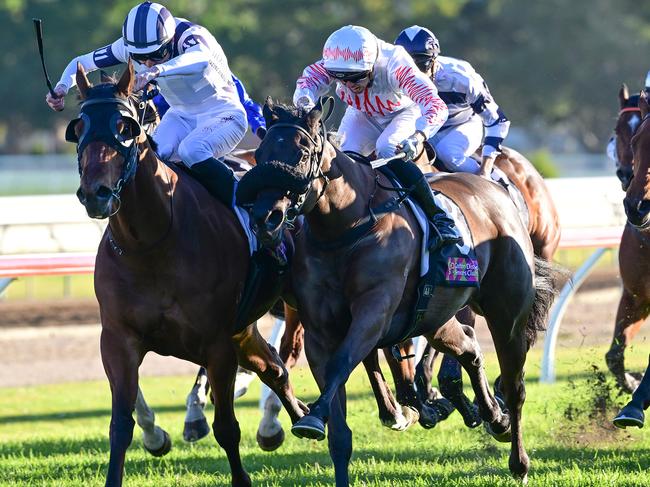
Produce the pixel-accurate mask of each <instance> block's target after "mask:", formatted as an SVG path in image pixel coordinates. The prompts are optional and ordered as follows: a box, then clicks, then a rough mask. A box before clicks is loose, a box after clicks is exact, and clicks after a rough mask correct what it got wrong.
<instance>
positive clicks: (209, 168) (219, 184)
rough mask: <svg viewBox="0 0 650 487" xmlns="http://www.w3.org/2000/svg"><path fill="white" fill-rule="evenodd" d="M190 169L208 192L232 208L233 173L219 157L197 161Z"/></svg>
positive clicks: (233, 198)
mask: <svg viewBox="0 0 650 487" xmlns="http://www.w3.org/2000/svg"><path fill="white" fill-rule="evenodd" d="M190 170H191V171H192V174H194V176H196V179H198V180H199V182H200V183H201V184H202V185H203V186H205V189H207V190H208V192H209V193H210V194H211V195H212V196H214V197H215V198H217V199H218V200H219V201H221V202H222V203H223V204H224V205H226V206H227V207H228V208H234V201H235V183H236V182H237V179H236V178H235V174H234V173H233V172H232V169H230V168H229V167H228V166H226V165H225V164H224V163H223V162H221V161H220V160H219V159H215V158H214V157H210V158H209V159H206V160H205V161H201V162H197V163H196V164H194V165H193V166H192V167H191V168H190Z"/></svg>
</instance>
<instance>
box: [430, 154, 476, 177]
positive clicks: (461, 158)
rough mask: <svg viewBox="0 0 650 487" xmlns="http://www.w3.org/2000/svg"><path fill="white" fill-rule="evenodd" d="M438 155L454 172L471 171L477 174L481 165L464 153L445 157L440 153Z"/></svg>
mask: <svg viewBox="0 0 650 487" xmlns="http://www.w3.org/2000/svg"><path fill="white" fill-rule="evenodd" d="M438 157H439V158H440V160H441V161H442V162H443V164H444V165H445V167H446V168H447V169H449V170H450V171H452V172H469V173H472V174H477V173H478V171H479V169H480V167H481V166H480V165H479V164H478V162H476V161H475V160H474V159H472V158H471V157H467V156H465V155H463V154H458V155H452V156H449V157H444V156H442V155H441V154H440V153H438Z"/></svg>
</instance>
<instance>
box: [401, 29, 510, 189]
mask: <svg viewBox="0 0 650 487" xmlns="http://www.w3.org/2000/svg"><path fill="white" fill-rule="evenodd" d="M395 44H397V45H399V46H402V47H404V49H406V51H407V52H408V53H409V54H410V55H411V56H412V57H413V60H414V61H415V64H416V65H417V66H418V68H420V71H422V72H423V73H425V74H426V75H427V76H429V77H430V78H431V79H432V80H433V83H434V84H435V85H436V88H437V89H438V92H439V93H440V97H441V98H442V99H443V100H444V101H445V103H446V104H447V106H448V108H449V117H448V118H447V121H446V122H445V124H444V125H443V126H442V128H441V129H440V130H439V131H438V132H437V133H436V134H435V135H434V136H433V137H432V138H430V139H429V143H430V144H431V145H432V146H433V148H434V149H435V150H436V154H437V156H438V159H439V160H440V161H441V162H442V164H443V165H444V166H445V168H446V169H447V170H449V171H451V172H456V171H463V172H470V173H473V174H478V173H482V174H490V173H491V170H492V165H493V163H494V158H496V156H497V155H498V154H499V153H500V151H501V143H502V142H503V139H504V138H505V137H506V135H508V129H509V127H510V121H509V120H508V118H507V117H506V116H505V114H504V113H503V111H501V109H500V108H499V106H498V105H497V104H496V103H495V102H494V100H493V99H492V95H491V94H490V91H489V90H488V87H487V85H486V84H485V81H483V78H482V77H481V76H480V75H479V74H478V73H477V72H476V71H474V68H473V67H472V66H471V65H470V64H469V63H468V62H467V61H462V60H460V59H455V58H452V57H447V56H439V54H440V44H439V43H438V39H437V38H436V36H435V35H433V33H432V32H431V31H430V30H429V29H426V28H424V27H420V26H418V25H413V26H411V27H409V28H407V29H404V30H403V31H402V32H400V34H399V35H398V36H397V39H395ZM483 127H485V137H484V136H483V132H484V130H483ZM481 142H482V143H483V150H482V159H483V161H482V163H481V164H480V165H479V163H478V162H477V161H476V160H474V159H473V158H472V157H471V156H472V154H474V152H475V151H476V150H477V149H478V148H479V146H480V145H481ZM495 173H497V174H495ZM492 178H493V179H494V180H496V181H499V180H502V181H503V183H504V184H507V178H505V175H503V173H502V172H501V171H500V170H498V169H497V168H494V169H493V172H492ZM504 178H505V179H504Z"/></svg>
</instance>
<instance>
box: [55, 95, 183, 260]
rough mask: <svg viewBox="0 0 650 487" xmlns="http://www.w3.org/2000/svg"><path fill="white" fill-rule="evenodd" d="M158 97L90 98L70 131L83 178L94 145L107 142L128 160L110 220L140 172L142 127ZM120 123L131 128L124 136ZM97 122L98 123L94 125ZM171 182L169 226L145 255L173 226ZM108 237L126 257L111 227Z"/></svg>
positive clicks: (67, 136) (115, 191)
mask: <svg viewBox="0 0 650 487" xmlns="http://www.w3.org/2000/svg"><path fill="white" fill-rule="evenodd" d="M156 94H157V91H153V90H151V91H150V92H149V93H144V94H143V96H142V98H141V99H140V101H135V100H132V99H131V98H120V97H116V96H111V97H105V98H104V97H102V98H88V99H86V100H84V101H83V102H82V103H81V108H80V114H79V117H77V118H75V119H73V120H72V121H71V122H70V123H69V124H68V126H67V128H66V132H65V139H66V140H67V141H68V142H73V143H76V144H77V167H78V170H79V176H82V173H83V169H82V167H81V156H82V154H83V151H84V150H85V148H86V147H87V146H88V144H90V143H91V142H103V143H105V144H106V145H108V146H110V147H112V148H113V149H115V150H116V151H117V153H118V154H119V155H121V156H122V157H123V159H124V164H123V167H122V172H121V173H120V177H119V179H118V180H117V182H116V183H115V186H114V187H113V188H110V192H111V196H112V197H113V198H115V200H116V201H117V207H116V209H115V210H114V211H113V212H111V214H110V215H109V217H112V216H114V215H115V214H117V213H118V212H119V211H120V208H121V206H122V200H121V197H120V193H121V192H122V189H123V188H124V186H125V185H126V184H127V183H128V182H129V181H130V180H131V179H132V178H133V176H134V175H135V173H136V170H137V167H138V160H139V157H140V145H139V143H138V138H139V137H140V135H141V134H142V132H143V130H142V125H143V123H144V120H145V117H146V112H147V102H148V101H149V100H150V99H151V98H153V97H154V96H155V95H156ZM133 103H138V108H139V109H140V116H139V117H138V113H137V111H136V110H135V109H134V107H133ZM118 120H122V122H123V123H125V124H126V126H127V128H128V130H127V132H126V134H124V135H123V134H121V133H120V132H119V131H118V128H117V122H118ZM80 121H83V122H84V126H83V132H82V133H81V135H80V136H77V134H76V132H75V127H76V125H77V124H78V123H79V122H80ZM93 121H94V122H95V123H92V122H93ZM167 183H168V185H169V187H170V202H169V204H170V219H169V225H168V227H167V230H166V231H165V232H164V233H163V235H162V237H161V238H159V239H158V240H156V242H154V243H153V244H152V245H150V246H148V247H147V248H146V249H145V250H143V251H145V252H146V251H148V250H151V249H152V248H153V247H155V246H156V245H158V244H159V243H160V242H162V241H163V240H164V239H165V238H166V237H167V235H168V234H169V232H170V231H171V228H172V226H173V221H174V211H173V210H174V204H173V191H171V181H170V180H169V176H167ZM108 238H109V242H110V244H111V246H112V248H113V250H115V252H116V253H118V254H119V255H123V254H124V253H125V251H124V250H123V249H122V248H121V247H120V246H119V245H118V244H117V242H115V240H114V238H113V236H112V235H111V232H110V225H109V226H108Z"/></svg>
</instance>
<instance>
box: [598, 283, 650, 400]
mask: <svg viewBox="0 0 650 487" xmlns="http://www.w3.org/2000/svg"><path fill="white" fill-rule="evenodd" d="M649 313H650V306H648V302H647V300H646V299H643V298H641V297H640V296H635V295H634V294H632V293H631V292H630V291H628V290H627V289H623V294H622V296H621V300H620V301H619V303H618V310H617V312H616V325H615V327H614V336H613V338H612V343H611V345H610V347H609V351H608V352H607V354H606V355H605V360H606V362H607V367H608V368H609V370H610V371H611V372H612V374H614V376H615V377H616V383H617V384H618V386H619V387H620V388H621V389H623V390H625V391H627V392H632V391H633V390H634V389H636V387H637V386H638V384H639V381H638V380H637V379H636V378H634V377H633V376H632V375H631V374H629V373H627V372H626V371H625V349H626V348H627V346H628V345H629V344H630V343H631V341H632V339H633V338H634V336H635V335H636V334H637V333H638V331H639V329H640V328H641V326H642V325H643V323H644V322H645V319H646V318H647V317H648V314H649Z"/></svg>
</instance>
